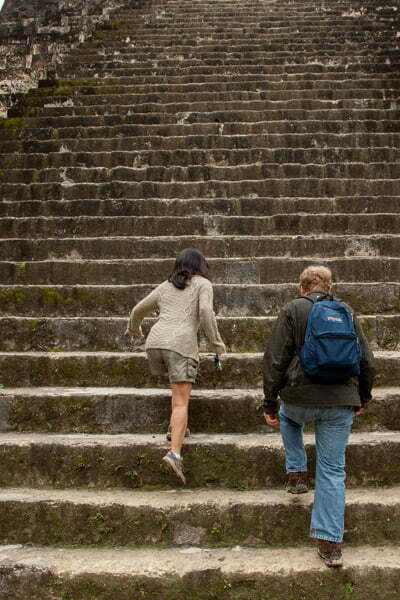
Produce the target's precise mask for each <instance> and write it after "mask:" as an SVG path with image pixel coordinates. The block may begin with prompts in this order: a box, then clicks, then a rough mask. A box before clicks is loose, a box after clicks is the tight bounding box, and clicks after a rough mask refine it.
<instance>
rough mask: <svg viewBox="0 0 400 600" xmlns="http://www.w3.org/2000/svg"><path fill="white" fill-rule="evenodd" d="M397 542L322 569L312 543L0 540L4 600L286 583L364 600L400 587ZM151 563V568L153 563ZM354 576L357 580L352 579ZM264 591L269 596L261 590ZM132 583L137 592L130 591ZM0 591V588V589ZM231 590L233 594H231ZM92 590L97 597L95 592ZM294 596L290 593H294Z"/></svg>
mask: <svg viewBox="0 0 400 600" xmlns="http://www.w3.org/2000/svg"><path fill="white" fill-rule="evenodd" d="M398 554H399V547H398V546H394V545H385V546H378V547H374V548H371V547H369V546H360V547H359V548H352V549H351V550H350V549H349V550H348V552H346V553H345V566H344V568H343V569H341V570H340V571H339V573H337V572H331V571H332V570H331V571H327V569H326V567H325V565H324V564H323V563H322V561H321V560H320V559H319V558H318V556H317V552H316V550H315V549H314V548H300V549H299V548H285V549H281V548H279V549H260V548H258V549H246V548H242V547H237V548H234V549H224V550H218V549H215V550H211V549H201V548H192V549H187V550H186V549H180V550H177V549H154V548H151V549H145V550H127V549H118V548H116V549H107V550H105V549H93V548H90V549H89V548H79V549H76V548H74V549H66V550H64V551H62V552H61V551H60V550H59V549H50V548H36V547H33V548H32V547H30V546H28V547H24V546H20V545H11V546H3V547H1V546H0V565H1V571H2V577H3V586H4V588H5V589H6V590H7V596H5V595H4V594H2V597H1V596H0V598H1V600H3V599H4V600H8V598H10V594H11V595H12V598H13V599H15V600H25V599H26V597H27V596H26V590H29V598H32V599H35V600H36V598H37V599H39V598H40V599H41V600H52V598H54V593H53V591H52V590H53V589H54V588H56V589H57V593H59V594H60V596H59V597H64V598H84V597H86V598H89V596H88V595H87V590H88V589H90V590H93V589H94V590H96V592H95V593H96V596H95V597H96V598H97V599H98V600H106V599H107V598H110V597H114V598H118V599H121V600H130V599H131V598H140V597H141V596H143V597H145V598H146V597H149V598H154V599H156V598H157V599H158V598H160V599H161V598H162V599H163V600H184V599H186V598H193V599H194V598H207V596H208V598H213V597H214V598H230V599H233V598H234V597H235V596H236V598H249V597H250V596H249V595H248V594H249V592H250V593H251V595H252V596H251V597H252V598H254V599H257V600H264V599H266V598H268V595H270V594H273V598H274V600H275V599H276V600H286V599H287V598H288V595H287V592H288V589H290V590H293V591H294V592H295V593H296V591H297V590H299V589H300V590H301V592H300V593H301V598H302V600H313V599H314V598H315V590H316V589H318V593H319V594H320V595H321V598H322V597H323V595H325V596H326V597H327V598H328V597H329V599H330V600H342V598H343V593H344V592H343V590H346V591H347V590H351V592H349V593H352V590H354V589H356V590H357V595H358V598H359V600H369V598H371V590H372V593H375V590H377V589H379V590H380V592H381V594H382V595H383V594H385V595H386V597H387V598H395V594H396V593H397V591H398V577H399V571H400V569H399V563H398ZM150 565H151V567H150ZM352 582H354V583H352ZM266 589H267V590H268V595H266V594H265V590H266ZM136 590H137V596H132V592H133V591H136ZM0 594H1V592H0ZM234 595H235V596H234ZM93 597H94V596H93ZM293 598H294V596H293Z"/></svg>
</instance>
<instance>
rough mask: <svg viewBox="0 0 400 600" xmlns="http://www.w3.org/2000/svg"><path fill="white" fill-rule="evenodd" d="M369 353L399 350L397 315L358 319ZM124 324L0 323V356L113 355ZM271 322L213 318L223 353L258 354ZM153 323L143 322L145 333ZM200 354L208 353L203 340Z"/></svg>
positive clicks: (77, 320) (121, 347)
mask: <svg viewBox="0 0 400 600" xmlns="http://www.w3.org/2000/svg"><path fill="white" fill-rule="evenodd" d="M360 319H361V323H362V326H363V328H364V331H365V333H366V335H367V338H368V339H369V342H370V344H371V347H372V348H373V349H375V350H376V349H377V350H379V349H381V350H400V315H399V314H395V315H384V316H379V315H378V316H375V315H367V316H363V317H360ZM126 322H127V318H126V317H125V318H116V317H105V318H98V317H92V318H83V317H74V318H69V319H65V318H59V317H58V318H52V317H46V318H42V319H41V318H37V317H36V318H33V319H32V318H26V317H3V318H2V329H3V337H2V339H1V340H0V351H5V352H14V351H15V352H29V351H43V350H45V351H51V350H64V351H75V350H83V351H118V352H123V351H125V350H129V346H130V344H129V341H128V338H126V337H125V336H124V335H123V332H124V331H125V328H126ZM274 322H275V317H248V316H246V317H219V318H218V327H219V330H220V333H221V336H222V338H223V340H224V342H225V344H226V345H227V348H228V352H263V351H264V349H265V344H266V342H267V340H268V339H269V335H270V332H271V330H272V327H273V324H274ZM153 323H154V320H146V322H145V327H144V331H145V332H146V333H147V332H148V330H149V326H150V325H151V324H153ZM201 347H202V349H203V350H205V351H206V350H207V349H209V351H211V350H212V348H209V347H208V344H207V343H206V342H205V340H204V341H203V342H202V344H201Z"/></svg>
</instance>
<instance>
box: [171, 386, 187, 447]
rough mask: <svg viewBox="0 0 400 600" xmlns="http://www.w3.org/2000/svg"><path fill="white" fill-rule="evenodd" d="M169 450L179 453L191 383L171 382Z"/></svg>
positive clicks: (184, 429)
mask: <svg viewBox="0 0 400 600" xmlns="http://www.w3.org/2000/svg"><path fill="white" fill-rule="evenodd" d="M171 390H172V398H171V409H172V410H171V421H170V422H171V450H172V452H175V454H180V453H181V449H182V443H183V439H184V437H185V433H186V427H187V422H188V409H189V398H190V392H191V391H192V383H190V382H188V381H182V382H179V383H171Z"/></svg>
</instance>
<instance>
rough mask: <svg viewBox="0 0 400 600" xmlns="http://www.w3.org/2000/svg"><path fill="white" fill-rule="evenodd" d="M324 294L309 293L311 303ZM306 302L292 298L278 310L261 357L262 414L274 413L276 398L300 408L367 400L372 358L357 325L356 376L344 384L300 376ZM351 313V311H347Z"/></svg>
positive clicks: (370, 382)
mask: <svg viewBox="0 0 400 600" xmlns="http://www.w3.org/2000/svg"><path fill="white" fill-rule="evenodd" d="M322 295H325V292H322V291H319V290H313V291H312V292H310V294H308V296H311V297H312V298H313V299H314V300H315V299H317V298H319V297H321V296H322ZM311 308H312V303H311V302H310V300H307V299H305V298H296V299H295V300H291V301H290V302H288V303H287V304H285V306H284V307H283V308H282V310H281V312H280V314H279V316H278V319H277V321H276V323H275V326H274V328H273V331H272V334H271V338H270V340H269V343H268V346H267V349H266V351H265V354H264V396H265V398H264V412H265V413H266V414H274V413H276V412H277V410H278V396H280V399H281V400H282V401H283V402H286V403H287V404H298V405H302V406H355V407H360V406H362V405H364V404H366V403H367V402H368V401H369V400H370V399H371V390H372V385H373V379H374V372H375V365H374V357H373V354H372V352H371V350H370V348H369V345H368V342H367V340H366V338H365V335H364V333H363V331H362V329H361V326H360V324H359V322H358V320H357V318H356V316H355V315H354V324H355V328H356V332H357V335H358V337H359V340H360V343H361V350H362V358H361V363H360V374H359V375H358V376H357V377H352V378H351V379H349V380H348V381H346V382H344V383H317V382H315V381H313V380H312V379H311V377H309V376H308V375H306V373H304V371H303V369H302V367H301V364H300V359H299V352H300V349H301V347H302V345H303V344H304V338H305V332H306V327H307V319H308V313H309V312H310V310H311ZM350 310H351V309H350Z"/></svg>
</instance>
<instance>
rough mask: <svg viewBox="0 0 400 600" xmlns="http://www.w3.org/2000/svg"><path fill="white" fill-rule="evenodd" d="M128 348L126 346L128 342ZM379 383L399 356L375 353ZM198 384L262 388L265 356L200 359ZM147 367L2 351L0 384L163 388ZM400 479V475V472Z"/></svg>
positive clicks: (132, 358) (108, 356)
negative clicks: (219, 363)
mask: <svg viewBox="0 0 400 600" xmlns="http://www.w3.org/2000/svg"><path fill="white" fill-rule="evenodd" d="M127 345H128V342H127ZM375 357H376V363H377V373H378V374H377V376H376V385H378V386H385V387H388V386H389V387H390V386H395V385H398V382H399V376H400V352H398V351H397V352H396V351H393V352H389V351H378V352H375ZM200 362H201V370H200V374H199V377H198V383H199V385H200V386H202V387H206V388H207V389H209V388H212V389H213V388H215V387H218V388H221V387H222V388H223V387H225V388H227V389H236V388H239V387H246V388H247V387H256V386H258V387H261V385H262V354H258V353H248V354H245V353H237V354H227V355H226V358H225V361H224V363H225V365H224V369H223V371H222V372H221V373H216V372H215V369H214V365H213V355H212V354H209V355H202V357H201V360H200ZM156 379H157V378H155V377H153V376H152V375H151V374H150V372H149V370H148V368H147V361H146V357H145V354H144V353H143V352H129V351H128V350H127V351H126V352H91V351H89V352H59V351H58V349H56V350H55V351H51V350H50V351H47V352H25V353H24V352H1V353H0V381H1V382H2V384H3V385H4V386H6V387H27V386H35V387H42V386H48V385H55V386H71V385H74V386H79V387H82V386H94V385H100V386H113V387H115V386H117V387H119V386H127V385H128V386H131V385H132V382H134V384H135V386H136V387H165V382H161V381H159V382H157V381H156ZM399 476H400V474H399Z"/></svg>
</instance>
